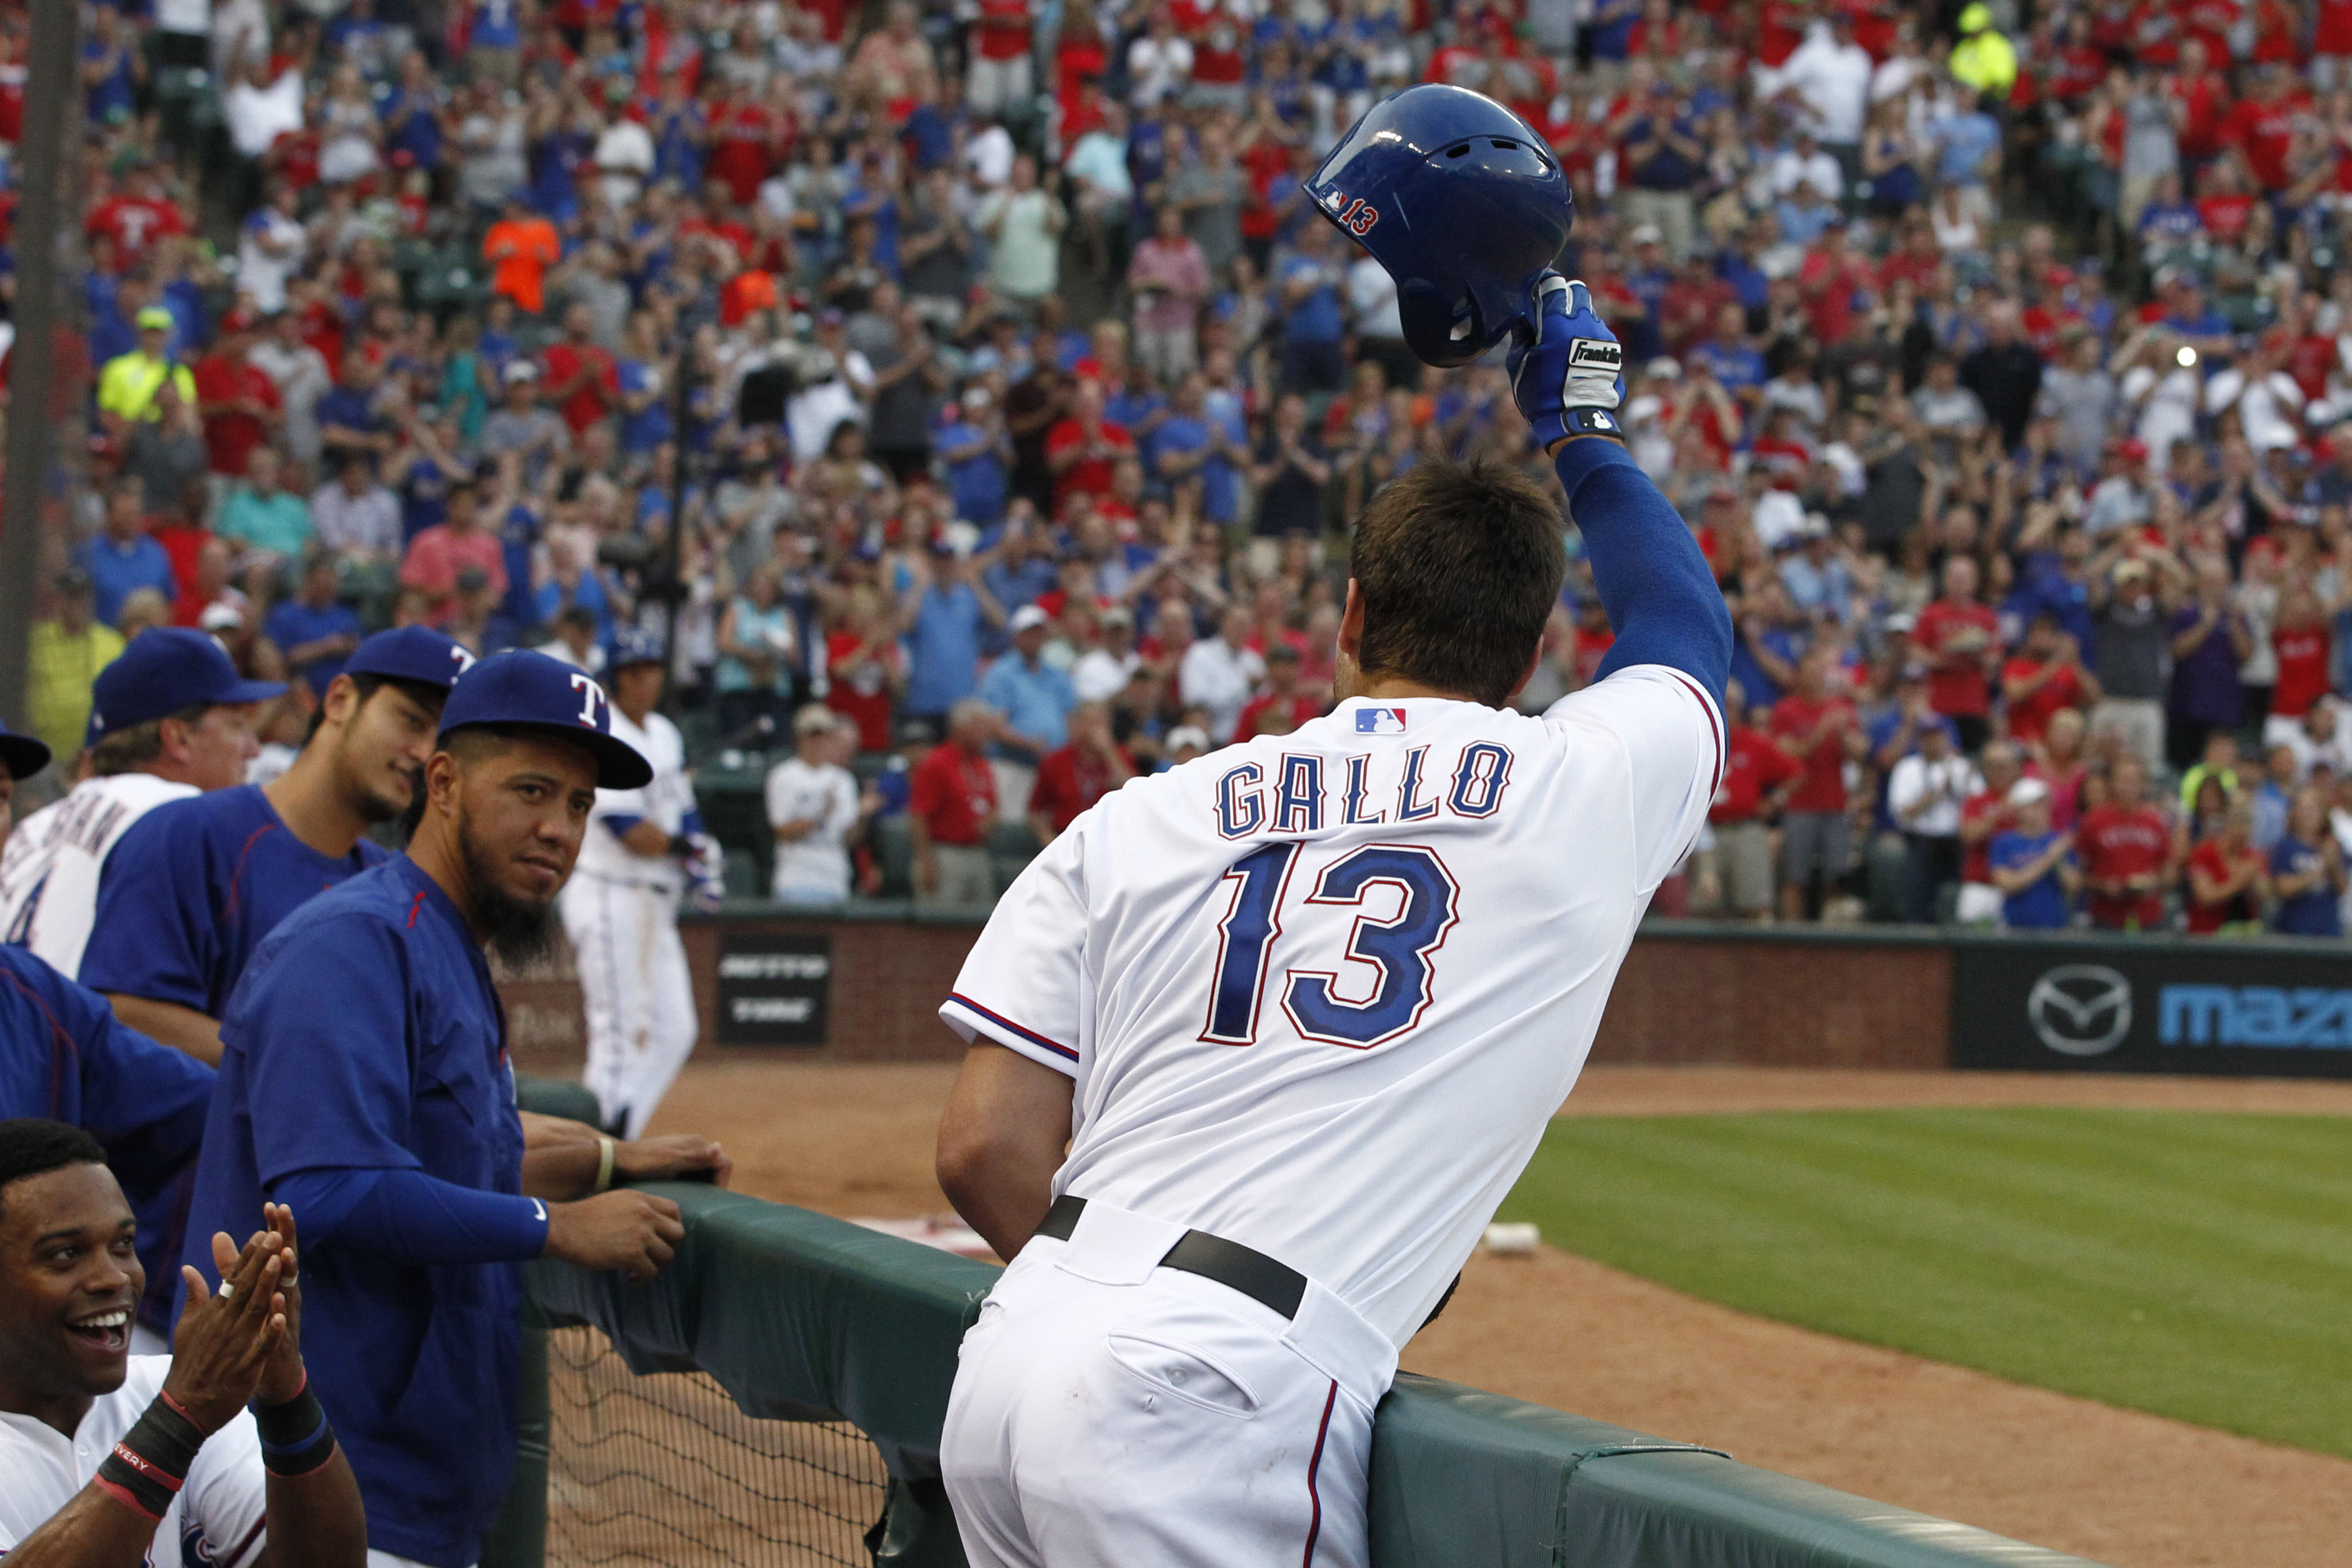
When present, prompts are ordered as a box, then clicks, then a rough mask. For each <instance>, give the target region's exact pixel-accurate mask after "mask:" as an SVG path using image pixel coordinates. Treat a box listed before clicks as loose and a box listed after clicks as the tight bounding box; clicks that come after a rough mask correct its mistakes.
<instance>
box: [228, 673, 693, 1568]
mask: <svg viewBox="0 0 2352 1568" xmlns="http://www.w3.org/2000/svg"><path fill="white" fill-rule="evenodd" d="M436 744H437V747H438V749H436V751H435V752H434V753H433V755H432V756H431V758H429V759H428V760H427V761H426V763H425V777H424V786H425V802H424V808H423V814H422V817H421V819H420V821H419V822H418V825H417V829H416V833H415V838H414V839H413V840H412V841H411V842H410V845H409V851H408V852H407V853H406V854H404V855H395V856H394V857H393V858H392V859H391V860H389V861H387V862H384V863H383V864H382V865H379V866H375V867H373V868H371V869H370V870H367V871H364V872H362V873H359V874H358V875H356V876H353V877H352V878H350V879H348V880H347V881H345V882H343V883H341V885H339V886H337V887H336V888H335V889H333V890H332V891H331V892H329V893H325V894H320V896H319V897H317V898H316V899H314V900H312V901H311V902H310V904H307V905H305V906H304V907H303V910H302V915H301V918H300V919H299V920H290V921H287V922H285V923H284V924H283V925H280V926H279V927H278V929H277V930H276V931H274V932H272V933H270V935H269V936H267V937H265V938H264V939H263V940H262V943H261V945H260V946H259V947H258V948H257V950H256V951H255V953H254V955H253V957H252V960H251V961H250V962H249V963H248V964H247V967H246V972H245V977H244V978H243V979H242V980H240V981H239V982H238V984H237V988H236V992H235V993H234V994H233V995H232V996H231V997H230V998H229V1003H228V1009H227V1012H226V1014H225V1015H224V1017H223V1018H222V1019H221V1040H222V1044H223V1053H222V1057H221V1077H220V1087H219V1090H218V1092H216V1093H215V1096H214V1099H213V1103H212V1112H211V1116H210V1119H209V1121H208V1122H207V1123H206V1125H205V1146H204V1155H203V1156H202V1159H201V1162H200V1165H199V1168H198V1172H197V1178H196V1199H195V1207H194V1216H193V1218H192V1222H191V1223H192V1225H193V1227H194V1229H193V1232H192V1234H194V1235H195V1236H209V1235H210V1234H211V1233H212V1232H213V1231H215V1230H216V1229H220V1228H224V1227H227V1226H230V1225H231V1222H232V1221H236V1222H238V1223H242V1219H241V1217H243V1216H246V1215H249V1214H251V1213H252V1212H254V1211H255V1210H256V1208H257V1207H258V1206H259V1205H260V1204H262V1203H264V1202H266V1201H277V1202H280V1203H285V1204H289V1205H290V1206H292V1207H294V1209H295V1212H297V1213H299V1215H301V1217H302V1236H303V1241H304V1251H303V1264H302V1295H303V1324H302V1332H303V1342H304V1344H305V1345H306V1347H309V1348H310V1367H311V1375H312V1380H313V1383H314V1384H315V1385H316V1387H317V1389H318V1394H319V1398H320V1403H321V1404H322V1405H323V1406H325V1409H326V1412H327V1415H328V1416H329V1417H330V1418H331V1420H332V1421H333V1422H334V1425H335V1430H336V1432H337V1434H338V1436H339V1437H340V1438H341V1441H342V1443H343V1444H344V1446H345V1447H346V1448H348V1449H349V1450H350V1452H351V1455H352V1469H354V1470H355V1471H356V1472H357V1473H358V1475H359V1477H360V1485H361V1490H362V1493H363V1494H364V1496H365V1498H366V1501H367V1513H368V1538H369V1545H370V1547H371V1548H372V1552H371V1556H372V1558H373V1557H374V1556H375V1554H378V1553H381V1554H383V1556H385V1557H389V1558H393V1559H398V1560H404V1561H406V1562H414V1563H429V1564H433V1565H434V1568H470V1565H471V1564H473V1563H476V1562H477V1561H478V1559H479V1557H480V1553H481V1540H482V1534H483V1531H485V1530H486V1529H488V1525H489V1522H490V1520H491V1518H492V1516H493V1515H495V1514H496V1512H497V1511H498V1508H499V1501H500V1500H501V1499H502V1498H503V1497H504V1495H505V1493H506V1490H507V1483H508V1480H509V1476H510V1474H511V1472H512V1469H513V1464H514V1448H515V1432H516V1426H515V1422H516V1410H515V1405H516V1398H517V1396H518V1391H519V1386H520V1384H519V1380H520V1360H521V1354H522V1343H521V1324H520V1318H519V1316H518V1313H519V1312H520V1307H521V1303H522V1289H523V1284H522V1266H523V1264H524V1262H526V1261H527V1260H530V1259H533V1258H537V1257H541V1256H542V1255H544V1256H547V1257H552V1258H561V1259H563V1260H566V1261H568V1262H572V1263H574V1264H578V1265H580V1266H583V1267H586V1268H592V1269H617V1270H625V1272H627V1273H628V1274H629V1275H630V1276H631V1277H632V1278H633V1279H639V1280H643V1279H649V1278H651V1277H652V1276H653V1275H654V1274H655V1273H656V1272H657V1271H658V1270H660V1269H661V1268H662V1266H663V1265H664V1264H666V1263H667V1262H668V1261H669V1260H670V1258H671V1256H672V1254H673V1250H674V1249H675V1246H676V1244H677V1241H678V1240H679V1239H681V1238H682V1237H683V1235H684V1233H685V1232H684V1228H683V1227H682V1226H681V1225H680V1223H679V1220H678V1215H677V1207H676V1206H675V1205H673V1204H671V1203H669V1202H667V1200H664V1199H661V1198H656V1197H647V1196H646V1195H644V1194H641V1193H635V1192H606V1191H604V1190H603V1189H604V1187H605V1186H607V1185H609V1183H610V1182H611V1180H612V1179H613V1178H614V1176H629V1177H632V1178H638V1179H646V1178H653V1177H659V1176H676V1175H679V1174H684V1173H688V1172H699V1171H709V1172H711V1173H712V1174H713V1175H714V1176H720V1177H723V1176H725V1174H726V1169H727V1162H726V1159H725V1156H724V1155H722V1154H721V1153H720V1152H719V1149H718V1147H717V1145H712V1144H709V1143H707V1142H705V1141H704V1140H701V1139H696V1138H668V1139H655V1140H650V1141H648V1142H646V1143H644V1144H638V1145H616V1144H615V1143H614V1141H613V1140H611V1139H609V1138H605V1137H602V1136H600V1135H597V1134H593V1133H587V1132H583V1134H581V1136H580V1137H579V1138H578V1139H575V1140H572V1141H568V1142H564V1143H560V1144H551V1145H545V1146H541V1147H534V1148H532V1149H530V1151H529V1152H528V1153H526V1150H525V1147H524V1136H523V1127H522V1122H521V1118H520V1116H519V1114H518V1113H517V1111H516V1106H515V1091H514V1079H513V1073H512V1070H511V1068H510V1066H509V1061H508V1056H507V1040H506V1017H505V1013H504V1011H503V1009H501V1008H500V1006H499V997H498V993H497V991H496V990H495V989H494V988H493V987H492V985H491V980H490V971H489V967H488V963H487V962H486V961H485V959H484V950H485V949H486V948H490V949H495V950H497V951H498V953H499V956H501V958H503V959H505V960H507V961H509V962H512V963H528V962H530V961H531V960H532V959H534V958H536V957H537V956H541V955H542V954H543V953H544V952H545V950H546V949H547V947H548V946H549V944H550V943H551V939H552V936H553V929H554V928H553V923H552V922H553V911H554V904H555V896H556V894H557V893H558V891H559V890H560V889H561V888H562V885H563V881H564V879H565V877H567V876H568V875H569V874H570V873H571V871H572V861H573V859H574V858H575V857H576V856H577V855H578V854H579V852H580V842H581V839H582V837H583V835H584V833H585V832H586V831H587V824H588V813H589V810H590V808H591V807H592V806H593V804H594V802H595V797H596V790H597V789H598V788H599V787H600V786H602V787H604V788H610V789H635V788H638V787H640V786H642V785H643V784H645V783H646V780H647V779H648V778H650V776H651V769H650V768H647V766H646V762H645V759H644V758H641V757H639V756H638V755H637V753H636V752H635V751H634V750H633V749H631V748H630V747H628V746H627V744H626V743H625V742H623V741H621V740H618V739H616V738H615V737H614V736H613V734H612V733H611V706H610V704H609V702H608V700H607V699H606V697H605V695H604V690H603V688H602V687H600V686H598V685H596V683H595V682H594V681H593V680H592V679H590V678H589V676H588V675H586V674H584V673H583V672H581V671H579V670H575V669H573V668H572V667H571V666H569V665H566V664H559V663H557V662H556V661H555V660H553V659H551V658H548V657H547V656H546V655H544V654H541V653H530V652H527V651H517V652H510V653H500V654H498V655H496V656H494V657H491V658H488V659H485V660H483V661H481V662H480V663H479V664H475V665H474V666H473V667H472V668H470V669H468V670H467V672H466V673H465V674H462V675H460V676H459V677H458V679H457V685H455V686H454V687H453V688H452V689H451V690H450V693H449V696H448V700H447V702H446V704H445V705H444V706H443V709H442V715H441V729H440V734H439V736H438V738H437V742H436ZM289 1112H291V1113H289ZM186 1260H187V1261H188V1262H189V1263H190V1264H192V1265H194V1267H196V1268H197V1269H199V1270H205V1271H206V1272H207V1273H208V1274H209V1271H210V1270H211V1267H212V1261H213V1260H212V1259H211V1257H210V1256H209V1251H208V1249H204V1248H199V1247H196V1246H194V1245H191V1246H190V1247H189V1249H188V1251H187V1255H186ZM378 1568H384V1564H383V1563H381V1562H379V1563H378Z"/></svg>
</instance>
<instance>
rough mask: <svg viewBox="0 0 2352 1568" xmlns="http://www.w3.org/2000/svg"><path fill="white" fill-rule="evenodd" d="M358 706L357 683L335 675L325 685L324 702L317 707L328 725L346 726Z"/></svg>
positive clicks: (348, 677)
mask: <svg viewBox="0 0 2352 1568" xmlns="http://www.w3.org/2000/svg"><path fill="white" fill-rule="evenodd" d="M359 706H360V688H359V685H358V683H357V682H355V681H353V680H352V678H351V676H349V675H337V676H336V677H335V678H334V679H333V680H331V681H329V682H328V683H327V696H326V700H325V701H323V702H321V703H320V705H319V711H320V716H322V718H323V719H324V720H325V722H327V723H328V724H348V723H350V722H351V717H352V714H353V713H355V712H357V711H358V710H359Z"/></svg>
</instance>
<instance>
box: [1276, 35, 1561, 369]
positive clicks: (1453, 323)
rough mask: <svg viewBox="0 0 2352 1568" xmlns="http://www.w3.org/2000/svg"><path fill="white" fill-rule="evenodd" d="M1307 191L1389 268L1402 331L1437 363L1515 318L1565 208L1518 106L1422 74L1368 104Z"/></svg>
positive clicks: (1553, 243) (1484, 346) (1478, 346)
mask: <svg viewBox="0 0 2352 1568" xmlns="http://www.w3.org/2000/svg"><path fill="white" fill-rule="evenodd" d="M1306 191H1307V197H1308V199H1309V200H1311V201H1313V202H1314V204H1315V205H1316V209H1317V210H1318V212H1320V213H1321V214H1323V215H1324V216H1325V217H1326V218H1328V219H1329V220H1330V221H1331V222H1332V223H1333V224H1335V225H1338V226H1339V228H1340V229H1342V230H1344V231H1345V232H1346V233H1348V234H1349V235H1353V236H1354V237H1355V238H1356V240H1357V241H1358V242H1359V243H1360V244H1361V245H1362V246H1363V247H1364V248H1365V249H1366V250H1368V251H1370V252H1371V253H1372V258H1373V259H1374V260H1375V261H1378V262H1379V263H1380V264H1381V266H1382V267H1386V268H1387V269H1388V273H1389V276H1390V277H1393V278H1395V279H1396V286H1397V308H1398V311H1399V313H1400V314H1401V315H1402V317H1403V319H1404V340H1405V342H1406V343H1407V345H1409V346H1410V347H1411V348H1412V351H1413V352H1414V353H1416V354H1418V355H1420V356H1421V357H1422V358H1423V359H1424V360H1426V361H1429V362H1430V363H1431V364H1433V365H1438V366H1444V367H1449V368H1450V367H1452V366H1455V365H1466V364H1468V363H1469V362H1470V361H1473V360H1475V359H1476V358H1477V357H1478V356H1479V355H1481V354H1483V353H1485V352H1486V350H1489V349H1491V348H1493V347H1494V346H1495V345H1496V343H1498V342H1500V341H1501V340H1502V339H1503V335H1504V334H1505V333H1507V332H1508V331H1509V330H1510V329H1511V326H1512V324H1513V323H1514V322H1516V321H1519V320H1521V319H1527V309H1528V290H1529V289H1530V288H1532V287H1534V286H1535V281H1536V278H1537V277H1538V275H1540V274H1541V273H1542V272H1543V270H1544V268H1546V267H1549V266H1550V265H1551V264H1552V262H1553V260H1554V259H1555V258H1557V257H1558V256H1559V251H1560V246H1563V245H1566V244H1567V243H1568V231H1569V228H1570V225H1573V224H1574V223H1575V222H1576V202H1575V199H1574V198H1573V197H1572V196H1570V194H1569V189H1568V176H1567V175H1566V174H1564V173H1562V172H1560V167H1559V159H1557V158H1555V157H1553V156H1552V153H1551V149H1550V148H1549V147H1547V146H1546V145H1545V144H1544V141H1543V139H1542V138H1541V137H1539V136H1538V135H1537V134H1536V133H1535V132H1534V131H1531V130H1529V129H1528V123H1527V121H1526V120H1521V119H1520V118H1519V117H1518V116H1517V115H1516V114H1513V113H1512V112H1511V111H1510V110H1507V109H1505V108H1504V107H1503V106H1502V105H1501V104H1499V103H1496V101H1495V100H1494V99H1491V98H1486V97H1484V96H1482V95H1480V94H1478V93H1475V92H1472V91H1470V90H1469V89H1466V88H1458V87H1446V86H1444V85H1442V84H1438V83H1433V82H1432V83H1423V85H1421V86H1419V87H1409V88H1407V89H1404V90H1403V91H1402V92H1401V93H1398V94H1397V95H1396V96H1394V97H1393V98H1389V99H1383V100H1381V102H1379V103H1376V104H1374V105H1373V106H1372V107H1371V108H1370V110H1367V111H1366V113H1365V115H1364V117H1363V119H1361V120H1358V121H1356V124H1355V128H1354V129H1353V130H1351V131H1349V132H1348V134H1347V136H1346V137H1345V138H1344V139H1343V140H1342V141H1340V143H1339V146H1338V147H1336V148H1334V149H1333V150H1332V152H1331V155H1330V156H1329V157H1328V158H1326V159H1324V160H1323V165H1322V167H1321V168H1319V169H1318V170H1316V171H1315V176H1314V178H1313V179H1311V180H1309V181H1307V185H1306Z"/></svg>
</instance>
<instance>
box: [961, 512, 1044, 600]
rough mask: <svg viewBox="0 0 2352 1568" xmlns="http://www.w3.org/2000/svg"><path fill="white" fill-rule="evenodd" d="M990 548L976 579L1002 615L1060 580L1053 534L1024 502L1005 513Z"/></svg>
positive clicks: (1035, 597)
mask: <svg viewBox="0 0 2352 1568" xmlns="http://www.w3.org/2000/svg"><path fill="white" fill-rule="evenodd" d="M991 549H992V552H993V555H994V559H992V560H991V561H990V562H989V563H988V565H987V566H986V567H985V568H983V569H982V571H981V574H980V580H981V581H982V584H983V585H985V586H986V587H987V589H988V591H989V592H990V593H991V594H992V595H994V597H995V599H996V602H997V603H998V604H1000V605H1002V606H1003V611H1004V613H1005V614H1006V615H1010V614H1012V613H1013V612H1014V611H1016V610H1018V609H1020V608H1021V607H1022V606H1023V605H1024V604H1030V603H1034V602H1035V601H1036V599H1037V596H1038V595H1039V594H1042V593H1050V592H1052V591H1054V589H1055V586H1056V585H1057V584H1059V583H1060V581H1061V580H1062V571H1061V568H1060V567H1059V566H1058V565H1057V564H1056V563H1055V559H1054V538H1053V535H1052V534H1051V533H1050V532H1049V531H1048V530H1047V529H1046V528H1045V527H1044V525H1042V524H1041V523H1039V522H1038V520H1037V517H1036V514H1035V512H1034V508H1032V507H1030V506H1029V505H1028V504H1027V503H1026V502H1023V503H1021V504H1019V505H1017V506H1015V507H1013V510H1012V512H1011V513H1010V514H1008V515H1007V516H1006V517H1005V519H1004V527H1003V530H1002V531H1001V532H1000V533H999V534H998V535H997V537H996V538H994V539H993V540H992V541H991Z"/></svg>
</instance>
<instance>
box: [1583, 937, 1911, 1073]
mask: <svg viewBox="0 0 2352 1568" xmlns="http://www.w3.org/2000/svg"><path fill="white" fill-rule="evenodd" d="M1951 998H1952V955H1951V950H1950V949H1949V948H1948V947H1944V946H1937V945H1936V944H1934V943H1932V942H1919V941H1916V940H1915V941H1908V942H1903V943H1888V944H1885V945H1879V944H1876V943H1870V942H1865V941H1860V940H1853V939H1839V938H1822V939H1814V940H1805V939H1777V940H1776V939H1774V938H1771V937H1728V938H1726V937H1713V938H1709V937H1705V936H1683V935H1680V934H1676V935H1674V936H1664V935H1660V936H1643V937H1641V938H1638V939H1636V940H1635V942H1634V944H1633V951H1632V952H1630V953H1628V954H1626V955H1625V967H1624V968H1623V969H1622V970H1621V971H1620V972H1619V974H1618V977H1617V985H1616V988H1615V989H1613V990H1612V991H1611V993H1610V996H1609V1010H1608V1011H1607V1012H1606V1013H1605V1014H1603V1015H1602V1017H1601V1033H1600V1035H1599V1036H1598V1038H1596V1039H1595V1040H1594V1041H1593V1045H1592V1060H1593V1061H1647V1062H1740V1063H1744V1064H1748V1065H1751V1066H1763V1067H1926V1068H1933V1067H1944V1066H1948V1065H1949V1063H1950V1059H1951V1051H1950V1033H1951Z"/></svg>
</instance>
